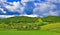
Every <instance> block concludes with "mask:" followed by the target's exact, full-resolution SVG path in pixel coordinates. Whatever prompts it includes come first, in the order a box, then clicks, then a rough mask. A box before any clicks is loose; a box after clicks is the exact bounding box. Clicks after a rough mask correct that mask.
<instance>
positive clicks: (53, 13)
mask: <svg viewBox="0 0 60 35" xmlns="http://www.w3.org/2000/svg"><path fill="white" fill-rule="evenodd" d="M49 14H50V15H52V16H58V15H59V14H58V11H54V12H53V11H50V12H49Z"/></svg>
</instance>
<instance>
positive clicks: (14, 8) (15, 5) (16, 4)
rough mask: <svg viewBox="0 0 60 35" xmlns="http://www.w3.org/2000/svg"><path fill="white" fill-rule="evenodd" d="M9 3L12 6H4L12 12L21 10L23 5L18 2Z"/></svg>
mask: <svg viewBox="0 0 60 35" xmlns="http://www.w3.org/2000/svg"><path fill="white" fill-rule="evenodd" d="M10 4H12V5H13V6H11V5H6V6H5V7H6V8H7V9H8V10H9V11H12V12H15V11H16V12H22V11H23V9H24V7H22V6H21V5H20V2H10Z"/></svg>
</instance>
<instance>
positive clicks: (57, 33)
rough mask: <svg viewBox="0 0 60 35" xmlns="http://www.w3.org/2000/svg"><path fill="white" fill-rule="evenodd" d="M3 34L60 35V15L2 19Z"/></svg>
mask: <svg viewBox="0 0 60 35" xmlns="http://www.w3.org/2000/svg"><path fill="white" fill-rule="evenodd" d="M23 33H24V34H23ZM0 34H1V35H17V34H18V35H28V34H29V35H60V16H48V17H45V18H38V17H26V16H18V17H11V18H4V19H0Z"/></svg>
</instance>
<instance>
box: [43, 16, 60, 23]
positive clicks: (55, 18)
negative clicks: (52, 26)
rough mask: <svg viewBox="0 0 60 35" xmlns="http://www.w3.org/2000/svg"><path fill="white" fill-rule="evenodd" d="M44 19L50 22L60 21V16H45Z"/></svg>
mask: <svg viewBox="0 0 60 35" xmlns="http://www.w3.org/2000/svg"><path fill="white" fill-rule="evenodd" d="M43 21H44V22H49V23H52V22H60V16H48V17H45V18H43Z"/></svg>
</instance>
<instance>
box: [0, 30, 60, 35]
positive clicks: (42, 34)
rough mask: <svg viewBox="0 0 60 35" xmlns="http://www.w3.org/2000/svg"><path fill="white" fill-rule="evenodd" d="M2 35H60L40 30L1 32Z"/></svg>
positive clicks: (59, 34)
mask: <svg viewBox="0 0 60 35" xmlns="http://www.w3.org/2000/svg"><path fill="white" fill-rule="evenodd" d="M0 35H60V33H56V32H51V31H40V30H31V31H0Z"/></svg>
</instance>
